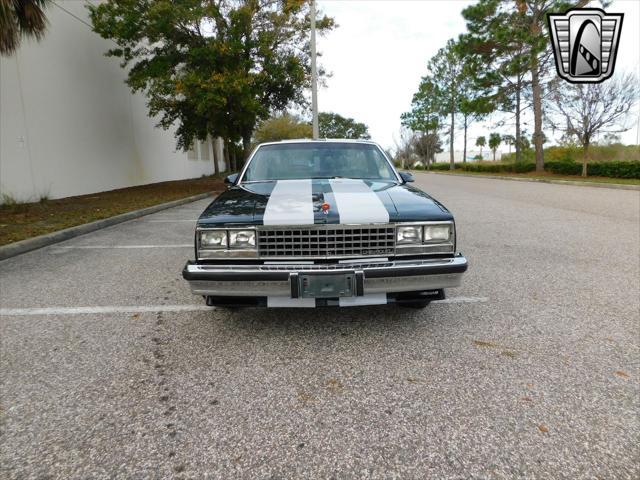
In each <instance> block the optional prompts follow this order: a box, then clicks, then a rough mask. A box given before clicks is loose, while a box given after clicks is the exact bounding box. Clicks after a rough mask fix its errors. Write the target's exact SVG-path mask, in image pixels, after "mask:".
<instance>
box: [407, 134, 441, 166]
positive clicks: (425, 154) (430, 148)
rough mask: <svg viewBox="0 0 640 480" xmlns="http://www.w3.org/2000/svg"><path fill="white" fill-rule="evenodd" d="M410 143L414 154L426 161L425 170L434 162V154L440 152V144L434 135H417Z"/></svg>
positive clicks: (438, 138) (437, 137) (436, 135)
mask: <svg viewBox="0 0 640 480" xmlns="http://www.w3.org/2000/svg"><path fill="white" fill-rule="evenodd" d="M412 143H413V149H414V151H415V152H416V154H417V155H418V156H419V157H420V158H421V159H424V160H426V162H425V163H426V164H427V168H429V165H430V164H432V163H433V162H434V160H435V156H436V153H440V152H442V142H441V141H440V137H439V136H438V134H436V133H418V134H416V135H414V137H413V142H412Z"/></svg>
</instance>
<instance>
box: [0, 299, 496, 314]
mask: <svg viewBox="0 0 640 480" xmlns="http://www.w3.org/2000/svg"><path fill="white" fill-rule="evenodd" d="M488 301H489V299H488V298H487V297H452V298H447V299H446V300H435V301H434V302H433V303H452V304H453V303H486V302H488ZM211 310H213V307H207V306H206V305H147V306H145V305H131V306H127V305H123V306H117V305H115V306H114V305H112V306H103V307H100V306H95V307H43V308H0V315H1V316H10V315H11V316H27V317H28V316H36V315H91V314H102V313H155V312H207V311H211Z"/></svg>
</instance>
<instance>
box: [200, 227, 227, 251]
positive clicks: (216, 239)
mask: <svg viewBox="0 0 640 480" xmlns="http://www.w3.org/2000/svg"><path fill="white" fill-rule="evenodd" d="M227 244H228V243H227V231H226V230H203V231H201V232H200V248H219V249H222V248H227Z"/></svg>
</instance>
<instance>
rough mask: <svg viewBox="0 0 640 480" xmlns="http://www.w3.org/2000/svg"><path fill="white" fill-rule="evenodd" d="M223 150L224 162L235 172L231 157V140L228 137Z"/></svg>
mask: <svg viewBox="0 0 640 480" xmlns="http://www.w3.org/2000/svg"><path fill="white" fill-rule="evenodd" d="M222 150H223V151H224V163H225V164H226V165H227V168H228V169H229V171H230V172H231V173H233V172H234V169H233V165H231V161H230V159H229V140H227V139H226V138H225V139H224V141H223V144H222Z"/></svg>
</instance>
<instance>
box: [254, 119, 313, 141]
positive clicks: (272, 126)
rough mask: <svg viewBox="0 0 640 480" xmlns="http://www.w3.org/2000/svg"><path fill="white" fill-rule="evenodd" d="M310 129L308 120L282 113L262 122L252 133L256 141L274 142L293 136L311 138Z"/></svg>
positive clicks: (292, 137)
mask: <svg viewBox="0 0 640 480" xmlns="http://www.w3.org/2000/svg"><path fill="white" fill-rule="evenodd" d="M311 136H312V131H311V125H310V124H309V122H305V121H302V120H301V119H300V118H299V117H297V116H295V115H291V114H288V113H286V112H285V113H282V114H280V115H276V116H274V117H271V118H269V119H267V120H265V121H264V122H262V123H261V124H260V125H259V126H258V128H257V129H256V131H255V133H254V137H253V138H254V140H255V141H256V142H257V143H263V142H276V141H278V140H290V139H295V138H311Z"/></svg>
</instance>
